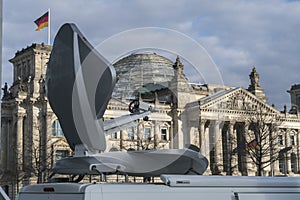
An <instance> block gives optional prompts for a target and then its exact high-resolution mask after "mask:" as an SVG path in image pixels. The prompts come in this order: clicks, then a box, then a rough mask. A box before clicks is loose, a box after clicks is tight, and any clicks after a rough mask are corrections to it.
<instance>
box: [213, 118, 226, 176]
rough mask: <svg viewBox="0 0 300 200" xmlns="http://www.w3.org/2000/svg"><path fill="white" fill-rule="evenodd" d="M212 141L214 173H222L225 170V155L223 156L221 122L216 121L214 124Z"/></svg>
mask: <svg viewBox="0 0 300 200" xmlns="http://www.w3.org/2000/svg"><path fill="white" fill-rule="evenodd" d="M211 133H212V143H211V145H212V146H211V147H212V148H211V149H213V155H214V157H213V162H214V163H213V170H212V171H213V173H214V174H220V173H221V172H223V156H222V137H221V136H222V134H221V131H220V122H219V121H214V122H213V124H212V132H211Z"/></svg>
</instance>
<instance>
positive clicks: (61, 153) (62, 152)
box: [55, 150, 69, 160]
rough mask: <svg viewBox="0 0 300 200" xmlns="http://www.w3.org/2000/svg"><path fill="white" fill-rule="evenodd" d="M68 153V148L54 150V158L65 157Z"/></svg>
mask: <svg viewBox="0 0 300 200" xmlns="http://www.w3.org/2000/svg"><path fill="white" fill-rule="evenodd" d="M68 155H69V151H68V150H57V151H56V152H55V159H56V160H60V159H62V158H65V157H67V156H68Z"/></svg>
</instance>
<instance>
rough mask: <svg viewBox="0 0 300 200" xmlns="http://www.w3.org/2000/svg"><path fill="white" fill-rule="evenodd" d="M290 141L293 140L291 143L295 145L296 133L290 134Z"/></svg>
mask: <svg viewBox="0 0 300 200" xmlns="http://www.w3.org/2000/svg"><path fill="white" fill-rule="evenodd" d="M290 142H291V145H295V136H294V135H291V136H290Z"/></svg>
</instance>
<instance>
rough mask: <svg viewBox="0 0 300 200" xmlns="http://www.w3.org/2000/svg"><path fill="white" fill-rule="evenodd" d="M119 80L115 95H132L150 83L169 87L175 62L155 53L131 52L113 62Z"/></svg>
mask: <svg viewBox="0 0 300 200" xmlns="http://www.w3.org/2000/svg"><path fill="white" fill-rule="evenodd" d="M113 65H114V67H115V69H116V73H117V79H118V82H117V84H116V88H115V91H114V95H113V96H114V97H120V95H121V93H124V92H125V96H132V95H133V93H134V92H136V91H137V90H139V89H140V88H143V87H145V86H149V85H156V87H155V88H157V85H159V86H160V88H161V87H167V86H168V82H169V81H171V80H172V78H173V76H174V68H173V65H174V63H173V62H172V61H171V60H169V59H167V58H165V57H163V56H160V55H157V54H155V53H141V54H131V55H129V56H127V57H124V58H122V59H120V60H119V61H117V62H116V63H115V64H113Z"/></svg>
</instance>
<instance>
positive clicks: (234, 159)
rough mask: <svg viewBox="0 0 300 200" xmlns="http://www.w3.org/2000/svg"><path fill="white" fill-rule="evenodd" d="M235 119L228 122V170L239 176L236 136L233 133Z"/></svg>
mask: <svg viewBox="0 0 300 200" xmlns="http://www.w3.org/2000/svg"><path fill="white" fill-rule="evenodd" d="M234 124H235V121H230V122H229V124H228V132H229V142H230V147H231V148H230V151H229V152H230V155H231V157H230V172H231V175H234V176H239V175H240V172H239V169H238V155H237V151H238V150H237V137H236V133H234Z"/></svg>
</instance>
